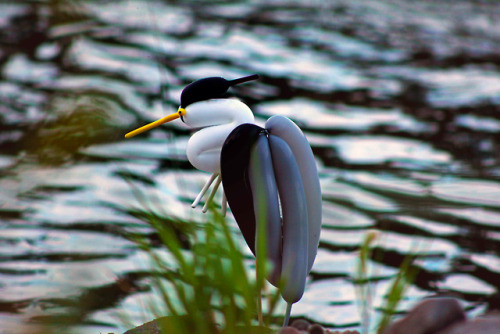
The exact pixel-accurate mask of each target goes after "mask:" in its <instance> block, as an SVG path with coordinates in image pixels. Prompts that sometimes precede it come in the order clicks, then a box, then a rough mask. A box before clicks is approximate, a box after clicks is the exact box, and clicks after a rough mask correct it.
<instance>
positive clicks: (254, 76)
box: [229, 74, 260, 86]
mask: <svg viewBox="0 0 500 334" xmlns="http://www.w3.org/2000/svg"><path fill="white" fill-rule="evenodd" d="M259 78H260V75H258V74H252V75H248V76H246V77H242V78H238V79H234V80H230V81H229V85H231V86H234V85H239V84H241V83H244V82H248V81H253V80H257V79H259Z"/></svg>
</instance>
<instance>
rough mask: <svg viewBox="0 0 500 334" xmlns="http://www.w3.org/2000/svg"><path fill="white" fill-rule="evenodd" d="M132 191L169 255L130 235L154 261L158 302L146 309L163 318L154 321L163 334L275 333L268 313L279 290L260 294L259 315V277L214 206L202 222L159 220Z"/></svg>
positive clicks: (145, 217) (140, 196) (261, 291)
mask: <svg viewBox="0 0 500 334" xmlns="http://www.w3.org/2000/svg"><path fill="white" fill-rule="evenodd" d="M134 191H135V195H136V197H137V198H138V199H139V202H140V203H141V206H142V209H141V210H142V211H141V212H140V213H139V214H138V215H137V216H138V217H140V219H142V220H143V221H145V222H146V223H147V224H149V225H150V226H151V227H152V228H153V230H154V232H155V233H156V234H157V235H158V237H159V239H160V241H161V244H162V247H165V249H166V250H167V251H168V254H169V256H168V258H167V257H166V256H161V255H159V254H160V253H159V252H157V251H155V249H154V247H153V246H152V245H151V242H150V241H149V239H148V238H146V237H141V236H140V235H136V236H134V237H133V240H134V241H135V242H136V243H137V245H138V246H139V247H140V248H141V249H143V250H144V251H146V252H148V254H149V255H150V256H151V259H152V260H153V268H152V269H151V270H152V276H153V284H154V287H155V288H156V289H157V290H158V291H159V292H160V294H161V300H162V303H163V305H154V306H152V305H151V306H150V307H151V311H152V313H153V314H155V315H156V316H158V317H162V321H159V322H158V325H159V326H160V327H161V330H162V333H197V334H202V333H227V334H230V333H241V334H244V333H273V332H275V331H276V327H274V328H273V329H272V327H273V324H272V322H273V320H274V317H273V315H272V314H273V311H274V309H275V307H276V306H277V304H278V301H279V299H280V298H279V297H280V294H279V290H277V289H275V290H276V291H273V292H272V293H269V294H268V295H267V296H265V297H267V300H268V302H269V304H268V307H267V314H266V316H264V317H262V316H258V315H260V314H261V310H260V307H261V306H260V305H261V295H262V293H263V290H264V287H265V286H266V283H265V281H264V276H263V275H258V276H257V277H253V276H252V275H251V272H250V270H249V268H248V267H249V266H248V260H247V259H245V257H244V255H243V253H242V251H241V249H240V248H239V245H238V244H237V242H236V241H235V238H234V235H233V230H232V229H231V228H230V226H229V225H228V223H227V221H226V220H225V218H224V217H223V216H222V215H220V214H219V213H218V212H217V211H216V210H215V208H213V207H212V208H211V209H210V211H209V213H208V214H207V215H206V217H207V219H206V221H205V222H203V223H193V222H185V221H178V220H172V219H164V218H162V217H161V216H159V215H158V214H156V213H155V210H152V209H150V208H148V205H147V203H148V202H147V201H146V198H145V196H143V194H141V193H140V192H138V190H137V188H135V190H134ZM186 239H187V240H188V242H187V243H186ZM186 245H189V246H188V247H186ZM187 248H188V249H187ZM166 315H168V316H167V317H165V316H166ZM257 318H259V323H257V320H256V319H257Z"/></svg>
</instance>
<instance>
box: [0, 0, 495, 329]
mask: <svg viewBox="0 0 500 334" xmlns="http://www.w3.org/2000/svg"><path fill="white" fill-rule="evenodd" d="M495 17H500V4H499V3H497V2H494V1H480V0H470V1H465V0H460V1H441V2H439V4H435V3H427V2H425V1H416V2H402V1H389V0H379V1H369V2H365V1H357V0H355V1H340V0H338V1H327V2H325V1H298V0H297V1H264V0H255V1H247V2H246V1H240V2H223V1H220V2H216V3H212V4H208V3H205V2H199V1H164V2H162V1H153V0H151V1H131V0H129V1H109V2H97V1H96V2H90V1H85V2H83V1H76V0H75V1H68V2H58V1H47V2H38V3H36V2H29V1H20V2H14V1H12V2H5V1H3V2H0V46H1V48H0V229H1V231H0V329H1V330H9V332H8V333H18V332H19V333H29V331H30V330H31V329H32V328H34V327H36V324H38V323H40V322H41V323H44V322H51V321H54V320H57V321H59V322H62V323H63V324H64V325H65V326H69V328H70V329H71V330H72V331H74V332H78V333H90V332H99V331H100V332H120V331H123V330H125V329H126V328H125V327H126V325H125V324H124V323H123V321H121V320H120V317H119V315H118V314H125V316H126V317H127V318H128V319H130V320H131V321H132V322H133V323H135V324H136V325H137V324H140V323H142V322H145V321H148V320H150V319H151V318H152V317H153V316H152V315H151V314H149V313H148V311H147V307H146V306H145V305H147V299H148V298H154V296H155V293H154V292H153V291H151V290H150V288H149V287H150V280H149V276H148V271H149V268H150V263H149V260H148V257H147V255H146V254H145V253H144V252H142V251H141V250H139V249H138V248H137V247H136V246H135V245H134V244H133V243H132V242H130V241H129V240H128V239H127V238H126V237H125V235H126V233H127V232H130V231H135V232H139V233H143V234H146V235H148V234H151V233H152V231H150V230H149V228H148V227H147V226H145V225H144V224H143V223H142V222H141V221H140V220H139V219H138V218H137V217H135V216H134V215H133V208H134V207H135V206H137V205H138V204H137V199H136V198H135V197H134V196H133V194H132V192H131V189H130V186H129V184H128V183H127V182H126V181H125V180H124V177H128V179H132V180H134V183H136V184H137V185H138V186H139V187H141V189H143V190H145V191H147V193H148V194H149V195H150V196H151V202H152V205H154V206H155V207H156V208H159V210H161V211H162V213H163V214H164V216H165V217H169V218H182V219H187V220H195V221H202V220H203V219H204V218H203V217H202V215H201V214H200V213H199V212H198V211H193V210H191V209H190V207H189V203H190V199H192V198H193V197H194V196H195V195H196V193H197V190H198V189H199V187H200V185H201V184H203V182H204V180H205V179H206V175H204V174H203V173H201V172H198V171H196V170H194V169H193V168H192V167H191V166H190V164H189V163H188V161H187V159H186V156H185V147H186V143H187V139H188V138H189V130H188V129H187V128H186V127H185V126H184V125H183V124H179V123H177V124H172V125H168V126H163V127H161V128H157V129H156V130H154V131H152V132H150V133H148V134H146V135H143V136H141V137H138V138H137V139H133V140H128V141H125V140H124V139H123V134H124V133H125V132H128V131H129V130H131V129H134V128H135V127H137V126H139V125H142V124H144V123H145V122H149V121H152V120H155V119H158V118H161V117H162V116H164V115H167V114H169V113H171V112H173V111H175V110H176V108H177V105H178V103H179V94H180V91H181V89H182V88H183V87H184V86H185V85H186V84H187V83H189V82H191V81H193V80H195V79H198V78H201V77H205V76H223V77H226V78H235V77H238V76H243V75H248V74H252V73H259V74H260V75H261V77H262V79H261V80H260V81H258V82H254V83H252V84H251V85H250V84H249V85H243V86H241V87H237V89H235V95H236V96H237V97H239V98H241V99H243V100H244V101H245V102H246V103H247V104H249V105H250V106H251V108H252V109H253V110H254V112H255V114H256V118H257V122H258V123H263V122H264V121H265V119H266V118H267V117H269V116H270V115H275V114H281V115H286V116H288V117H290V118H292V119H293V120H294V121H296V122H297V124H299V125H300V126H301V128H302V129H303V130H304V132H305V134H306V135H307V137H308V139H309V141H310V142H311V144H312V147H313V151H314V153H315V155H316V159H317V163H318V166H319V169H320V174H321V175H320V177H321V184H322V189H323V210H324V221H323V232H322V237H321V243H320V250H319V253H318V257H317V260H316V263H315V266H314V268H313V271H312V274H311V278H310V280H309V281H308V285H307V290H306V293H305V295H304V298H303V299H302V300H301V301H300V302H299V303H297V304H296V305H295V306H294V309H293V314H292V315H293V316H294V317H305V318H307V319H309V320H311V321H314V322H320V323H322V324H324V325H326V326H329V327H332V328H359V326H360V315H359V312H358V307H357V303H356V300H357V296H356V294H355V290H354V287H353V284H352V279H353V275H354V266H355V261H356V258H357V249H358V247H359V245H360V243H361V241H362V240H363V238H364V235H365V233H366V231H367V230H369V229H370V230H377V231H379V237H378V239H377V244H376V247H375V250H376V252H375V255H374V256H373V258H372V261H371V262H370V265H371V266H370V277H371V278H372V279H373V281H374V282H376V283H374V289H373V293H374V295H373V304H374V310H373V311H372V313H373V316H374V317H376V316H377V314H379V311H380V307H381V305H382V304H383V301H382V300H383V296H384V294H385V292H386V289H387V286H388V285H389V284H390V279H391V278H392V277H393V276H394V275H395V273H396V272H397V270H398V268H399V265H400V263H401V261H402V260H403V259H404V257H405V256H406V255H408V254H413V255H417V259H416V262H415V264H416V265H417V266H418V268H419V271H418V275H417V279H416V281H415V283H414V284H413V285H412V286H411V288H410V289H409V290H408V292H407V294H406V296H405V298H404V300H403V301H402V303H401V305H400V307H399V310H400V311H404V310H406V309H408V308H409V307H411V306H412V305H414V303H415V302H417V301H418V300H419V299H421V298H423V297H426V296H432V295H436V294H437V295H452V296H455V297H457V298H458V299H459V300H460V301H461V302H462V304H463V305H464V307H466V309H467V310H468V312H469V313H470V314H471V315H473V314H477V313H479V312H483V311H485V310H490V309H495V308H500V294H499V283H498V282H500V257H499V253H500V182H499V177H500V164H499V162H500V154H499V152H500V148H499V138H500V137H499V133H500V113H499V112H500V71H499V68H500V51H499V50H500V49H499V47H498V46H499V45H500V21H498V20H497V19H494V18H495ZM151 238H154V236H151ZM159 252H161V250H159ZM376 254H383V256H378V255H376ZM21 328H22V329H21ZM30 328H31V329H30Z"/></svg>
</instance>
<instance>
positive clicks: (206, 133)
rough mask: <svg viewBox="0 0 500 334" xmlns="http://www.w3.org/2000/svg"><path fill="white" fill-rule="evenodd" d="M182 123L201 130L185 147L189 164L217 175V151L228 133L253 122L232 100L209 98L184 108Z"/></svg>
mask: <svg viewBox="0 0 500 334" xmlns="http://www.w3.org/2000/svg"><path fill="white" fill-rule="evenodd" d="M183 118H184V123H186V124H187V125H188V126H190V127H192V128H203V129H201V130H200V131H198V132H196V133H195V134H193V135H192V136H191V138H190V139H189V141H188V145H187V151H186V153H187V157H188V160H189V162H190V163H191V164H192V165H193V166H194V167H196V168H197V169H200V170H203V171H206V172H209V173H220V151H221V149H222V145H223V144H224V141H225V140H226V138H227V136H228V135H229V134H230V133H231V131H232V130H233V129H234V128H235V127H237V126H238V125H240V124H244V123H254V116H253V113H252V111H251V110H250V108H249V107H248V106H247V105H246V104H244V103H243V102H241V101H239V100H236V99H212V100H208V101H200V102H196V103H193V104H191V105H189V106H188V107H186V115H184V116H183Z"/></svg>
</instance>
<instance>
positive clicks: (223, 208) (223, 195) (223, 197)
mask: <svg viewBox="0 0 500 334" xmlns="http://www.w3.org/2000/svg"><path fill="white" fill-rule="evenodd" d="M221 210H222V212H221V214H222V217H226V212H227V198H226V193H225V192H224V190H222V209H221Z"/></svg>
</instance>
